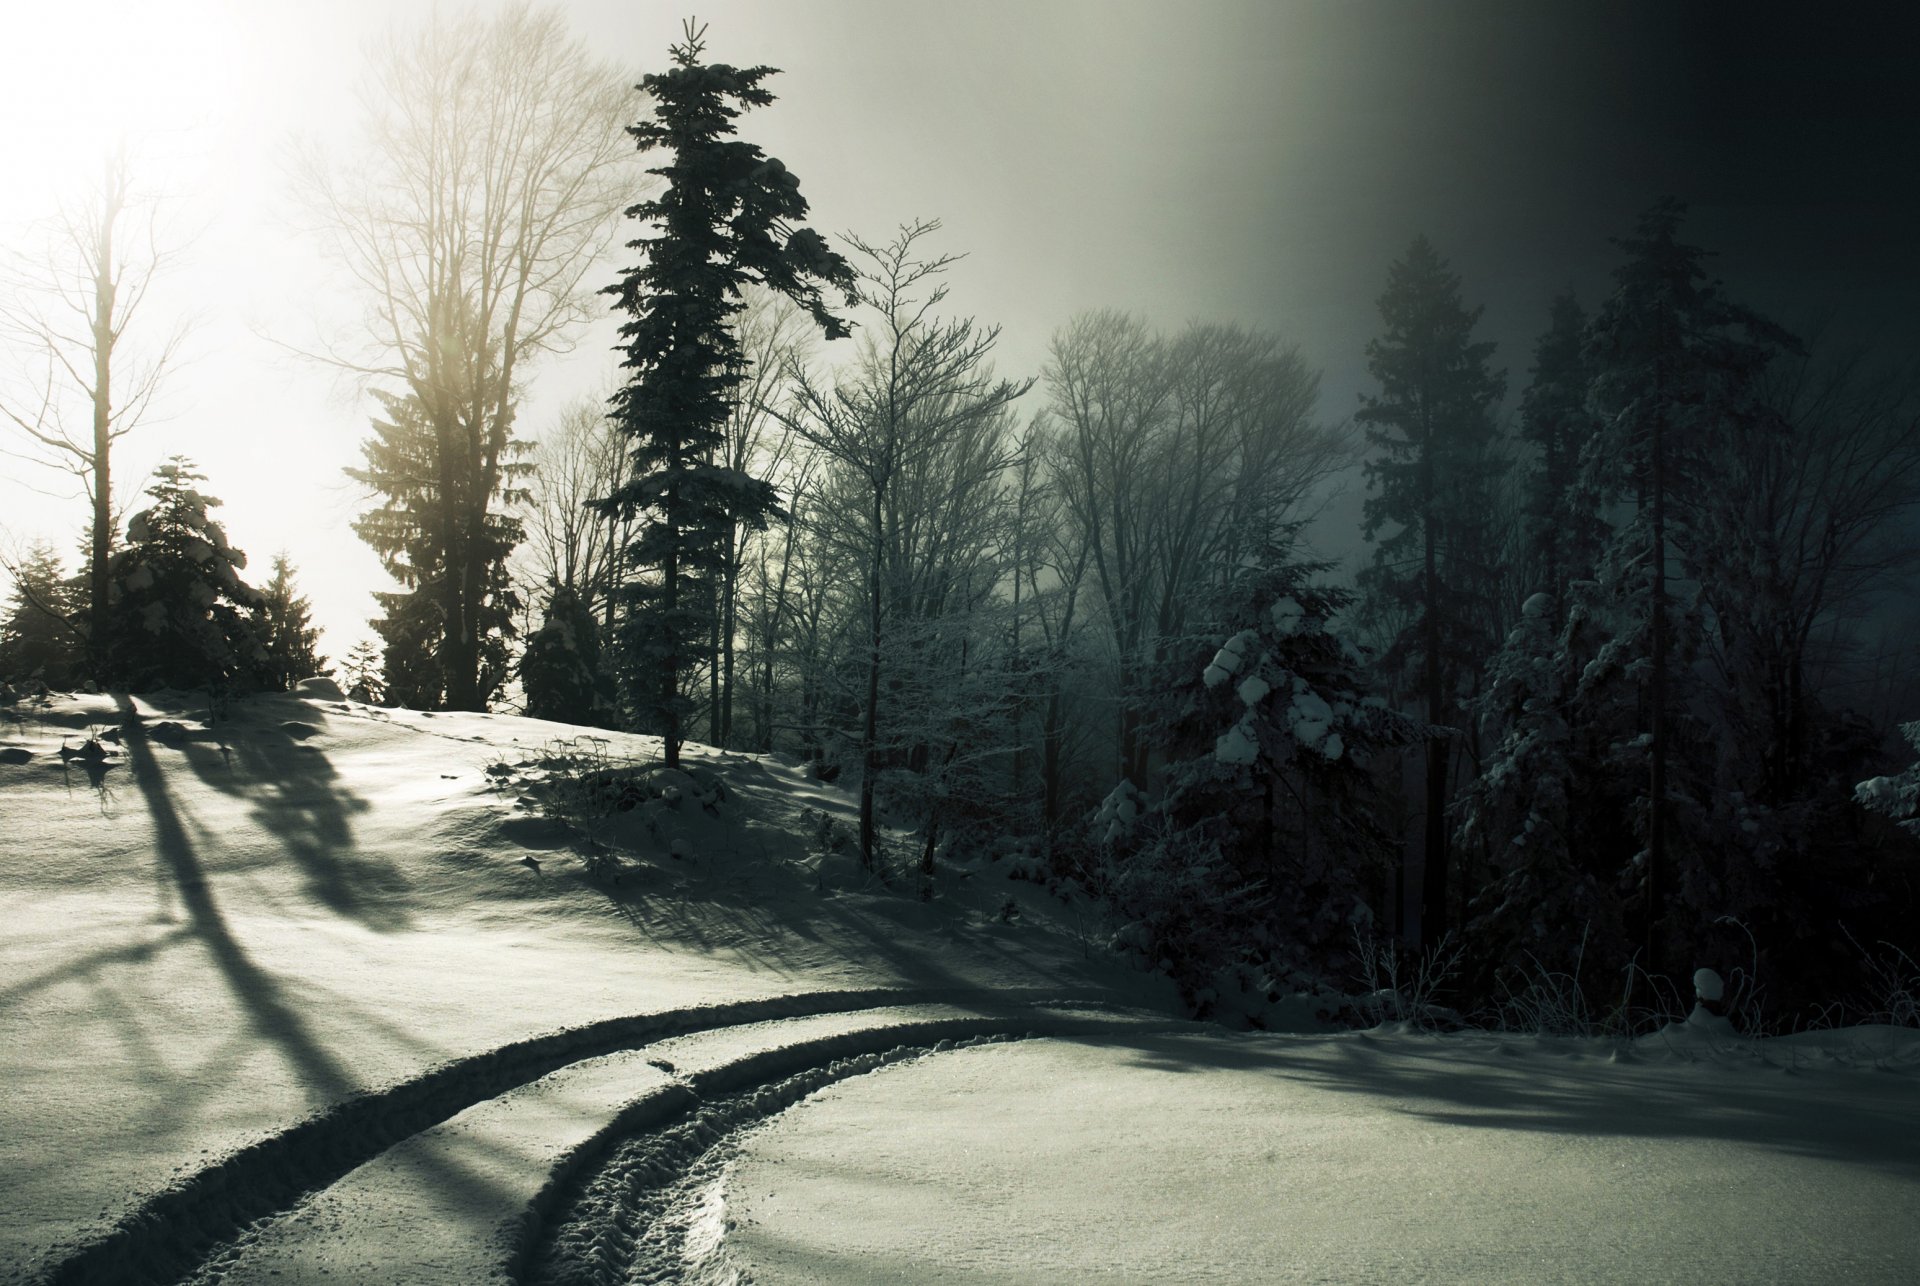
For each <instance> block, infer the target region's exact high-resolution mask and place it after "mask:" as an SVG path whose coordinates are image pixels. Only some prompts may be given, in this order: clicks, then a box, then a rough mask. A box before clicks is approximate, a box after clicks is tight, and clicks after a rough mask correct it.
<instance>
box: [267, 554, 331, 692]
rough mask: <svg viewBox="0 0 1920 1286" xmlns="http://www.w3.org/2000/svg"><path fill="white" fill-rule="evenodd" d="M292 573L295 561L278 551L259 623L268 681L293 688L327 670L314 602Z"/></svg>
mask: <svg viewBox="0 0 1920 1286" xmlns="http://www.w3.org/2000/svg"><path fill="white" fill-rule="evenodd" d="M293 576H294V572H293V560H292V559H290V558H288V557H287V555H286V554H285V553H280V554H276V555H274V559H273V576H272V578H271V579H269V580H268V581H267V583H266V586H265V588H263V589H262V590H261V591H260V594H261V599H262V602H261V605H260V608H259V620H258V621H257V622H256V624H257V626H258V628H259V630H260V635H261V638H262V639H263V640H264V641H265V646H266V649H267V669H266V674H265V682H266V684H267V686H269V687H272V688H281V689H287V688H291V687H292V686H293V685H294V684H296V683H298V682H299V681H300V680H301V679H304V678H308V677H310V676H312V675H316V674H326V673H328V670H327V659H326V658H325V657H323V656H321V655H320V651H319V649H320V630H319V628H318V627H316V626H315V625H314V624H313V608H312V605H311V604H310V603H308V602H307V600H306V599H305V597H303V596H302V595H301V594H300V592H299V591H298V590H297V589H296V588H295V587H294V583H293Z"/></svg>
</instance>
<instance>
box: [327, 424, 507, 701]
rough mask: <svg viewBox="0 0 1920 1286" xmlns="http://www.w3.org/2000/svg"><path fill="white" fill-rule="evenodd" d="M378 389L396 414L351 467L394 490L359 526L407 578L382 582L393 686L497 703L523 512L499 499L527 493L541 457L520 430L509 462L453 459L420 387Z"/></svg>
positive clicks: (395, 693)
mask: <svg viewBox="0 0 1920 1286" xmlns="http://www.w3.org/2000/svg"><path fill="white" fill-rule="evenodd" d="M374 396H375V397H376V398H378V399H379V401H380V403H381V405H382V407H383V408H384V409H385V411H386V415H385V416H384V417H383V418H376V419H375V420H374V421H373V436H372V437H371V438H368V439H367V440H366V441H365V442H364V443H363V444H362V445H361V453H362V455H363V456H364V457H365V459H366V467H365V468H363V469H348V470H347V471H346V473H347V476H348V477H350V478H352V479H354V480H355V481H356V482H360V483H363V484H365V485H366V486H367V487H369V488H371V489H372V490H373V491H374V492H376V493H377V494H379V495H380V496H382V497H383V498H384V503H382V504H381V505H380V506H379V507H378V508H376V509H373V510H370V511H368V512H367V513H365V514H362V515H361V516H360V517H359V518H357V519H356V520H355V521H354V524H353V530H354V534H356V535H357V536H359V537H360V539H361V540H363V541H365V542H366V543H367V545H368V546H369V547H370V548H372V549H373V551H374V552H375V553H376V554H378V555H379V556H380V563H381V566H383V567H385V568H386V569H387V572H388V573H389V574H390V575H392V576H393V578H394V579H395V580H397V581H399V582H400V584H401V585H402V586H404V587H405V592H403V593H393V592H384V591H376V592H375V594H374V598H375V599H376V600H377V601H378V602H379V603H380V605H381V607H382V608H383V609H384V610H385V613H386V614H385V616H384V617H382V618H381V619H379V620H376V621H374V622H373V627H374V629H375V631H377V632H378V633H379V635H380V637H381V638H382V639H384V640H385V641H386V644H387V649H386V655H387V660H386V681H387V685H388V695H389V696H391V697H393V698H394V699H396V700H398V701H400V702H402V703H403V704H405V705H406V706H408V707H409V708H410V709H415V710H438V709H441V708H442V707H443V706H448V705H451V706H455V707H457V708H461V709H467V708H475V709H485V708H486V705H487V703H488V702H490V701H491V700H492V699H493V698H494V696H495V695H497V694H498V693H499V691H500V685H501V684H502V683H504V682H505V681H506V678H507V665H508V656H507V640H508V639H510V638H512V637H513V635H514V624H513V618H514V614H515V613H516V612H517V611H519V608H520V600H519V597H518V596H517V595H516V594H515V593H514V592H513V585H512V580H511V578H510V577H509V576H508V574H507V557H508V555H509V554H511V553H512V552H513V549H514V547H515V546H516V545H518V544H519V543H520V537H521V525H520V520H519V519H518V518H516V517H514V516H513V515H512V514H510V513H507V512H505V510H504V509H503V508H498V507H496V505H499V506H504V505H511V504H516V503H519V502H521V501H524V500H525V499H526V493H525V491H524V490H523V489H521V488H519V487H518V486H516V485H515V484H516V483H517V482H519V481H520V480H522V479H524V478H525V476H526V474H527V471H528V470H529V468H530V467H531V466H529V465H528V464H527V463H526V462H525V461H524V460H520V459H518V458H517V457H518V456H519V455H521V454H523V448H522V445H521V444H520V443H518V442H516V441H513V440H511V439H509V440H507V441H506V442H505V444H504V445H503V446H502V448H501V455H502V461H501V463H500V464H499V465H498V467H497V468H494V469H490V470H478V471H461V470H453V471H449V470H447V469H445V468H443V467H442V458H443V456H444V455H445V454H446V452H448V451H450V450H452V449H453V447H452V446H451V445H449V444H448V442H447V441H446V440H444V439H446V438H447V434H446V433H444V432H443V431H442V429H441V427H440V426H439V425H437V424H436V423H435V422H434V420H433V417H432V416H431V415H430V414H429V413H428V409H427V407H426V405H425V404H424V403H423V402H422V401H421V400H420V398H419V397H418V396H416V395H414V394H407V395H406V396H404V397H401V396H395V395H393V394H391V393H385V392H381V391H380V390H377V389H376V390H375V391H374ZM502 432H505V430H502ZM463 478H465V479H467V480H468V482H467V483H466V484H463V483H462V482H461V479H463ZM475 478H479V479H482V480H483V481H480V482H475V481H473V479H475ZM488 479H490V480H491V481H486V480H488ZM471 487H481V488H483V490H484V494H481V493H479V492H474V493H472V494H469V491H470V488H471ZM463 694H464V695H463Z"/></svg>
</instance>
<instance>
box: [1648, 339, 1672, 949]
mask: <svg viewBox="0 0 1920 1286" xmlns="http://www.w3.org/2000/svg"><path fill="white" fill-rule="evenodd" d="M1660 383H1661V381H1660V378H1659V368H1658V367H1656V368H1655V375H1654V412H1653V449H1652V452H1651V457H1652V458H1651V465H1652V468H1651V470H1650V472H1651V473H1652V475H1653V476H1652V478H1651V482H1652V485H1653V605H1652V613H1653V622H1652V624H1653V675H1652V686H1653V691H1652V693H1651V694H1650V704H1651V706H1652V717H1651V719H1650V721H1649V722H1650V723H1651V727H1650V728H1649V729H1648V731H1649V732H1650V733H1651V734H1652V738H1653V744H1652V746H1651V748H1650V750H1651V754H1650V757H1651V759H1652V772H1651V777H1652V780H1651V782H1650V783H1649V793H1650V795H1651V798H1650V799H1649V800H1648V801H1647V972H1648V974H1650V975H1654V976H1657V975H1658V974H1659V972H1660V965H1661V961H1660V952H1659V945H1660V943H1659V934H1658V932H1657V929H1656V926H1657V924H1658V923H1659V920H1660V915H1661V912H1662V910H1663V909H1664V908H1663V906H1662V901H1663V894H1662V891H1661V887H1660V883H1661V881H1662V880H1663V879H1665V877H1666V871H1665V867H1666V858H1667V476H1666V460H1665V455H1664V453H1665V450H1666V423H1665V422H1666V415H1665V413H1664V411H1663V410H1662V408H1661V406H1660V398H1661V396H1662V395H1663V394H1662V390H1661V388H1660Z"/></svg>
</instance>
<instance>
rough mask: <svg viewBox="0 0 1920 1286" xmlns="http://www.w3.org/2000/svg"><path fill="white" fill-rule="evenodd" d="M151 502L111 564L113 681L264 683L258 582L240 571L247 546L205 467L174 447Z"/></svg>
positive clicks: (223, 689)
mask: <svg viewBox="0 0 1920 1286" xmlns="http://www.w3.org/2000/svg"><path fill="white" fill-rule="evenodd" d="M154 473H155V481H154V483H153V485H152V486H150V487H148V488H147V495H148V496H150V497H151V498H152V500H153V504H152V505H151V506H150V507H148V508H146V509H142V510H141V511H140V512H139V513H136V514H135V515H134V516H133V518H132V520H131V521H130V522H128V524H127V544H126V545H125V547H123V548H122V549H121V550H120V551H119V552H118V553H116V554H115V555H114V556H113V557H112V559H110V560H109V563H108V567H107V583H108V600H109V607H110V610H109V612H108V634H107V640H106V642H107V648H106V659H107V671H106V675H107V681H108V682H109V683H110V684H112V685H114V686H116V687H122V688H125V689H128V690H130V691H136V692H139V691H146V690H148V689H152V688H162V687H165V688H207V689H210V690H212V691H213V692H215V693H217V694H224V693H228V692H232V691H236V690H240V691H244V690H246V689H248V688H252V687H256V686H258V685H259V684H260V683H261V682H262V680H263V677H264V674H265V670H266V666H267V653H266V648H265V647H264V646H263V645H262V640H261V637H260V634H259V632H258V630H257V629H256V628H255V626H254V613H255V612H256V610H257V609H259V608H260V607H261V606H262V605H263V603H264V599H263V598H262V596H261V594H260V592H259V591H258V590H256V589H254V588H252V587H251V586H249V585H248V584H247V583H246V582H245V581H243V580H241V579H240V573H241V571H242V570H244V569H245V568H246V565H247V556H246V554H244V553H243V552H241V551H240V550H238V549H235V548H234V547H233V546H232V545H230V544H228V543H227V535H226V532H225V530H223V529H222V528H221V526H220V524H219V523H217V522H215V521H213V520H212V519H211V518H210V517H208V515H207V511H208V510H209V509H212V508H214V507H216V506H218V505H219V504H220V501H219V500H217V499H215V498H214V497H212V496H209V495H206V494H204V493H202V492H201V491H199V490H197V489H196V488H195V486H194V484H195V483H197V482H204V481H206V475H204V474H202V473H200V472H198V471H197V470H195V469H194V467H193V465H192V463H191V462H190V461H188V460H186V459H185V458H184V457H181V456H174V457H173V458H172V459H171V460H170V461H169V462H168V463H166V464H163V465H161V466H160V467H159V468H158V469H156V470H155V471H154Z"/></svg>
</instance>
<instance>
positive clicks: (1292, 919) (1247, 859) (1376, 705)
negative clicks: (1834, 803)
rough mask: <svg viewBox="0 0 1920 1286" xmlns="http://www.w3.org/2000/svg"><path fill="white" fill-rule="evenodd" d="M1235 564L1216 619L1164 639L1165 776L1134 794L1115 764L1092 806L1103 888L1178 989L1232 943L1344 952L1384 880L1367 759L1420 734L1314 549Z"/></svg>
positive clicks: (1300, 952) (1383, 892)
mask: <svg viewBox="0 0 1920 1286" xmlns="http://www.w3.org/2000/svg"><path fill="white" fill-rule="evenodd" d="M1246 564H1247V565H1243V566H1242V567H1241V568H1240V569H1238V570H1237V571H1236V572H1235V573H1234V574H1233V576H1232V577H1231V578H1230V579H1229V580H1228V581H1227V582H1226V584H1225V585H1224V586H1223V587H1222V588H1221V589H1220V590H1219V591H1218V594H1217V599H1216V601H1215V602H1214V603H1213V604H1212V606H1213V609H1214V610H1213V611H1212V612H1210V613H1209V615H1210V616H1212V617H1213V618H1214V620H1216V621H1217V622H1218V625H1219V629H1218V632H1217V633H1213V634H1212V635H1211V637H1202V638H1200V639H1190V640H1187V641H1186V642H1185V644H1184V645H1175V646H1173V647H1172V648H1171V649H1170V656H1169V660H1168V663H1167V665H1166V667H1165V673H1163V674H1162V675H1160V676H1157V677H1159V678H1160V679H1161V681H1162V682H1161V686H1162V688H1163V690H1164V691H1165V692H1166V693H1167V694H1168V695H1167V698H1166V703H1165V704H1166V708H1165V709H1164V711H1163V713H1162V717H1161V719H1160V720H1158V721H1157V722H1159V724H1160V727H1159V729H1158V732H1159V735H1160V737H1161V739H1162V744H1163V746H1164V747H1165V749H1166V752H1167V755H1168V759H1169V763H1168V766H1167V770H1166V789H1165V792H1164V794H1163V795H1162V796H1161V797H1160V798H1158V799H1157V800H1155V801H1154V802H1153V803H1151V804H1149V805H1146V806H1145V807H1144V808H1142V807H1141V797H1140V795H1139V792H1138V791H1137V790H1136V789H1135V788H1134V787H1133V786H1132V785H1131V784H1130V783H1128V782H1126V781H1125V780H1124V779H1123V780H1122V782H1121V783H1120V785H1119V786H1118V787H1116V789H1115V792H1114V793H1113V794H1112V795H1110V796H1109V799H1108V804H1107V805H1105V806H1104V807H1103V809H1102V812H1101V813H1100V814H1099V815H1098V816H1097V817H1096V822H1097V823H1102V824H1104V825H1105V827H1106V830H1105V834H1104V835H1103V836H1102V837H1101V838H1102V839H1104V840H1105V841H1106V843H1108V844H1109V845H1111V846H1112V847H1113V851H1114V853H1115V855H1116V857H1117V858H1118V861H1117V862H1116V863H1115V864H1114V865H1113V869H1112V871H1111V873H1110V875H1109V880H1110V881H1111V888H1110V895H1111V896H1112V897H1113V898H1114V900H1115V901H1116V902H1117V903H1118V904H1119V906H1120V909H1121V911H1122V913H1123V914H1126V915H1128V916H1129V917H1131V918H1133V919H1136V920H1139V921H1140V922H1142V923H1143V924H1144V925H1145V926H1146V931H1147V933H1148V936H1149V937H1150V938H1151V940H1152V941H1151V944H1150V945H1151V946H1152V947H1153V948H1154V949H1155V950H1156V951H1158V952H1160V953H1164V954H1165V956H1166V957H1167V958H1168V959H1169V960H1170V961H1171V962H1172V964H1173V965H1174V972H1175V977H1176V980H1178V981H1180V982H1181V983H1183V985H1184V986H1185V987H1186V988H1187V989H1188V990H1189V991H1194V990H1197V989H1198V988H1200V987H1202V986H1205V985H1206V984H1207V982H1208V977H1209V975H1210V974H1212V973H1214V972H1216V971H1217V970H1219V969H1220V968H1221V967H1223V966H1225V965H1229V964H1231V963H1233V961H1231V960H1230V959H1228V958H1227V957H1228V955H1229V954H1230V953H1232V952H1233V951H1234V950H1235V948H1236V947H1237V948H1238V949H1239V950H1240V951H1241V952H1242V954H1243V958H1244V957H1245V956H1246V955H1247V954H1248V953H1251V955H1253V956H1266V957H1269V958H1272V957H1274V956H1276V955H1278V956H1281V957H1285V958H1289V959H1293V960H1296V961H1300V960H1303V959H1304V960H1308V961H1311V962H1312V963H1314V964H1316V965H1318V966H1319V967H1320V968H1322V969H1326V968H1331V967H1334V966H1335V965H1336V964H1337V963H1338V958H1339V957H1340V956H1341V955H1342V953H1343V952H1344V951H1345V950H1346V947H1347V944H1348V942H1349V939H1350V935H1351V933H1352V932H1353V930H1354V928H1355V927H1356V926H1360V925H1364V924H1368V923H1371V922H1372V920H1373V908H1374V907H1376V906H1379V905H1382V904H1383V903H1384V902H1385V901H1386V899H1387V897H1388V896H1389V892H1390V890H1391V888H1392V879H1391V876H1390V873H1389V869H1388V865H1389V858H1390V855H1391V854H1392V853H1393V852H1394V851H1395V845H1394V840H1393V836H1392V835H1391V834H1390V833H1389V832H1388V830H1387V828H1386V827H1385V826H1384V825H1383V823H1382V820H1381V817H1380V804H1381V791H1380V787H1379V785H1378V783H1377V782H1376V780H1375V777H1374V775H1373V772H1372V763H1373V759H1374V757H1375V756H1376V755H1378V754H1379V753H1380V752H1381V751H1382V750H1385V749H1389V748H1392V747H1397V746H1402V745H1406V744H1409V743H1411V742H1413V741H1415V740H1417V739H1418V738H1419V736H1420V735H1421V728H1420V726H1419V725H1418V724H1416V723H1414V722H1413V721H1411V720H1409V719H1407V718H1405V717H1403V716H1401V715H1399V714H1397V713H1395V712H1394V711H1393V710H1392V709H1391V708H1389V707H1388V705H1387V704H1386V702H1385V701H1383V700H1381V699H1380V698H1379V697H1378V696H1373V695H1370V694H1369V693H1368V690H1367V689H1368V684H1367V679H1366V666H1365V664H1364V659H1363V657H1362V656H1361V654H1360V652H1359V651H1358V650H1357V649H1355V648H1354V647H1353V646H1352V645H1350V644H1349V643H1347V642H1346V641H1345V640H1344V639H1342V638H1341V637H1340V636H1339V635H1337V634H1335V633H1332V632H1330V631H1329V630H1328V629H1327V621H1328V619H1329V618H1330V617H1332V616H1334V615H1335V614H1337V613H1339V612H1341V611H1342V610H1344V609H1345V608H1347V607H1348V606H1349V605H1350V604H1351V601H1352V598H1351V595H1349V594H1348V593H1347V592H1346V591H1344V590H1341V589H1338V588H1335V587H1332V586H1327V585H1324V584H1321V583H1318V582H1317V577H1318V576H1319V575H1320V574H1322V573H1324V572H1325V571H1326V570H1327V565H1326V564H1321V563H1305V562H1300V561H1298V560H1296V559H1295V558H1293V557H1292V556H1291V554H1290V553H1289V552H1288V551H1287V550H1285V549H1281V548H1272V547H1269V548H1266V549H1265V550H1263V551H1262V553H1261V554H1259V555H1255V556H1253V557H1249V558H1248V559H1247V560H1246ZM1209 657H1211V660H1208V658H1209ZM1136 819H1137V820H1136ZM1247 962H1251V961H1247Z"/></svg>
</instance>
